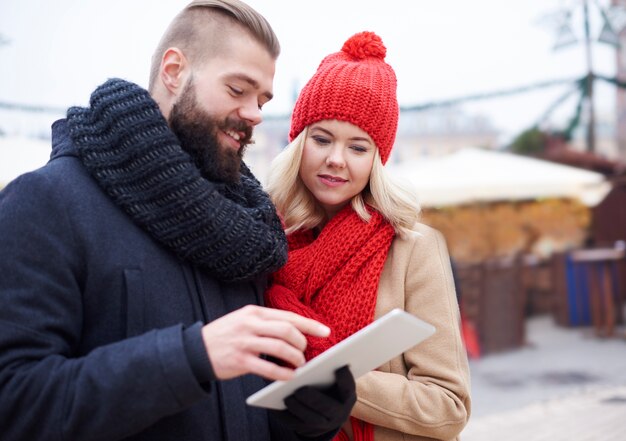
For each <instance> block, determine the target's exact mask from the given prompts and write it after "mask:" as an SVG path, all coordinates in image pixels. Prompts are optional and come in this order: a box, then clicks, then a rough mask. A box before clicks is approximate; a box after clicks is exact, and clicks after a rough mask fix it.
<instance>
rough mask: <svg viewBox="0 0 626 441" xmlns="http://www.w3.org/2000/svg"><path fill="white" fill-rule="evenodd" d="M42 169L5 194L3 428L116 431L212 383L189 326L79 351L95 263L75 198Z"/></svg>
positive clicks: (158, 414)
mask: <svg viewBox="0 0 626 441" xmlns="http://www.w3.org/2000/svg"><path fill="white" fill-rule="evenodd" d="M60 193H61V192H60V191H59V190H57V189H56V184H55V185H53V184H52V182H51V181H50V180H49V179H48V178H47V177H46V175H45V174H42V173H38V172H35V173H31V174H27V175H24V176H22V177H20V178H18V179H17V180H16V181H14V182H13V183H11V184H9V186H8V187H7V188H5V189H4V190H3V191H2V192H1V193H0V250H2V255H1V256H0V428H2V429H0V432H1V433H2V435H1V438H2V440H4V441H11V440H39V439H46V440H74V441H79V440H86V439H90V440H94V439H108V440H116V439H121V438H123V437H126V436H129V435H131V434H133V433H136V432H139V431H141V430H142V429H144V428H146V427H148V426H150V425H152V424H153V423H155V422H156V421H157V420H158V419H161V418H163V417H165V416H167V415H172V414H174V413H176V412H179V411H180V410H182V409H184V408H186V407H189V406H190V405H191V404H193V403H194V402H197V401H198V400H199V399H200V398H201V397H203V396H206V392H205V391H204V390H203V389H202V388H201V387H200V385H199V384H198V382H197V381H196V379H195V377H194V375H193V372H192V370H191V368H190V366H189V363H188V361H187V359H186V355H185V352H184V344H183V333H184V332H185V330H183V329H182V326H173V327H170V328H166V329H161V330H155V331H151V332H148V333H146V334H143V335H139V336H135V337H133V338H129V339H127V340H122V341H119V342H116V343H113V344H108V345H105V346H101V347H97V348H95V349H94V350H92V351H90V352H89V353H87V354H79V351H78V349H77V348H78V347H79V345H80V341H81V332H82V329H83V326H84V325H85V323H83V320H84V317H83V315H82V306H81V305H82V296H83V295H85V294H84V293H83V292H82V290H81V284H82V281H81V279H83V278H84V274H85V272H87V271H89V268H84V265H83V262H82V261H81V260H82V258H81V256H82V253H81V244H80V243H78V241H77V240H76V238H75V237H74V235H73V227H72V222H75V220H74V219H72V218H71V216H69V215H68V210H69V209H70V208H71V207H69V206H68V205H69V204H68V203H67V202H66V201H65V200H64V198H63V197H62V196H61V195H60Z"/></svg>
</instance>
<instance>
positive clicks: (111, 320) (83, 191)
mask: <svg viewBox="0 0 626 441" xmlns="http://www.w3.org/2000/svg"><path fill="white" fill-rule="evenodd" d="M278 53H279V44H278V41H277V39H276V36H275V34H274V32H273V31H272V29H271V27H270V25H269V24H268V23H267V22H266V20H265V19H264V18H263V17H262V16H261V15H259V14H258V13H257V12H256V11H254V10H253V9H252V8H250V7H249V6H248V5H246V4H244V3H242V2H240V1H238V0H204V1H202V0H196V1H194V2H192V3H191V4H190V5H188V6H187V7H186V8H185V9H184V10H183V11H182V12H181V13H180V14H179V15H178V16H177V17H176V18H175V19H174V20H173V22H172V23H171V25H170V27H169V28H168V29H167V31H166V32H165V34H164V36H163V38H162V40H161V42H160V44H159V46H158V48H157V50H156V52H155V56H154V58H153V62H152V69H151V77H150V85H149V89H148V90H144V89H142V88H141V87H139V86H138V85H136V84H132V83H130V82H127V81H124V80H121V79H111V80H109V81H107V82H105V83H104V84H103V85H101V86H100V87H98V88H97V89H96V90H95V91H94V92H93V94H92V96H91V100H90V105H89V107H87V108H70V109H69V110H68V113H67V118H65V119H63V120H60V121H57V122H55V123H54V124H53V127H52V154H51V159H50V161H49V163H48V164H47V165H45V166H44V167H42V168H41V169H39V170H36V171H34V172H31V173H27V174H25V175H22V176H20V177H19V178H17V179H16V180H15V181H13V182H12V183H10V184H9V185H8V186H7V187H6V188H5V189H4V190H3V191H2V192H1V193H0V249H1V250H2V254H3V255H2V259H0V439H2V440H3V441H12V440H28V441H35V440H72V441H80V440H120V439H128V440H172V441H174V440H176V441H185V440H194V441H195V440H202V441H205V440H232V441H246V440H261V441H265V440H289V439H320V440H321V439H330V438H332V437H333V435H334V434H335V433H336V431H337V430H338V428H339V427H340V426H341V424H342V423H343V421H345V420H346V419H347V417H348V415H349V412H350V409H351V408H352V405H353V404H354V401H355V394H354V380H353V378H352V376H351V374H350V372H349V370H347V369H342V370H340V371H338V373H337V381H336V384H335V385H334V386H333V387H331V388H328V389H323V390H322V389H316V388H305V389H302V390H299V391H296V392H295V393H294V394H293V395H292V396H291V397H290V399H288V400H287V402H288V408H287V409H286V410H285V411H281V412H272V413H270V412H267V411H265V410H264V409H260V408H252V407H248V406H246V404H245V399H246V397H247V396H249V395H250V394H252V393H253V392H255V391H257V390H258V389H260V388H261V387H262V386H264V385H265V380H264V379H269V380H286V379H289V378H291V377H292V376H293V369H292V368H293V367H295V366H300V365H302V364H303V363H304V356H303V350H304V348H305V346H306V337H305V334H310V335H315V336H321V337H324V336H326V335H327V334H328V332H329V331H328V328H326V327H324V326H323V325H322V324H320V323H318V322H315V321H313V320H309V319H306V318H304V317H301V316H298V315H296V314H293V313H288V312H285V311H278V310H272V309H267V308H264V307H262V306H260V305H261V304H262V302H261V301H262V298H263V291H264V289H265V282H266V278H267V275H268V274H270V273H271V272H272V271H274V270H276V269H278V268H279V267H280V266H281V265H283V264H284V263H285V261H286V257H287V245H286V240H285V235H284V233H283V230H282V227H281V222H280V220H279V218H278V216H277V215H276V212H275V209H274V207H273V206H272V204H271V203H270V200H269V198H268V196H267V195H266V194H265V193H264V192H263V190H262V189H261V187H260V185H259V183H258V181H257V180H256V179H255V178H254V176H253V175H252V174H251V173H250V171H249V169H248V168H247V167H246V166H245V164H244V163H243V162H242V156H243V151H244V148H245V147H246V145H247V144H249V143H250V142H251V137H252V129H253V127H254V126H256V125H257V124H259V123H260V122H261V119H262V116H261V108H262V106H263V105H264V104H265V103H267V102H268V101H269V100H270V99H271V98H272V84H273V78H274V69H275V62H276V58H277V57H278ZM276 359H279V360H282V361H283V362H281V363H275V362H273V360H276ZM250 374H252V375H250Z"/></svg>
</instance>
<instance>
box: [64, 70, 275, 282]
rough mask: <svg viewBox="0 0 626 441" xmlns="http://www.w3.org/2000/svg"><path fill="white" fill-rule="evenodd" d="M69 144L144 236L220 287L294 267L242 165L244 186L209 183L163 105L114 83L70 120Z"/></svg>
mask: <svg viewBox="0 0 626 441" xmlns="http://www.w3.org/2000/svg"><path fill="white" fill-rule="evenodd" d="M67 120H68V126H69V129H70V136H71V138H72V140H73V142H74V143H75V145H76V146H77V148H78V152H79V156H80V158H81V160H82V162H83V164H84V165H85V167H86V168H87V169H88V170H89V172H90V174H91V175H92V176H93V177H94V178H95V180H96V181H97V182H98V184H99V185H100V187H101V188H102V189H103V190H104V191H105V192H106V193H107V194H108V195H109V197H110V198H111V199H112V200H113V201H114V202H115V203H116V204H117V205H118V206H119V207H121V208H122V209H123V210H124V211H125V212H126V213H127V214H128V215H129V216H130V217H131V218H132V219H133V220H134V221H135V222H136V223H137V224H138V225H139V226H140V227H141V228H142V229H144V230H145V231H147V232H148V233H149V234H150V235H151V236H152V237H154V238H155V239H156V240H157V241H158V242H160V243H162V244H163V245H164V246H166V247H167V248H169V249H170V250H172V251H173V252H174V253H175V254H176V255H178V256H179V257H180V258H181V259H183V260H185V261H187V262H190V263H192V264H195V265H197V266H199V267H200V268H202V269H203V270H205V271H208V272H209V273H210V274H211V275H213V276H215V277H216V278H218V279H219V280H224V281H236V280H246V279H251V278H254V277H256V276H260V275H264V274H268V273H270V272H272V271H274V270H276V269H278V268H279V267H281V266H282V265H283V264H284V263H285V262H286V260H287V241H286V239H285V235H284V232H283V229H282V226H281V223H280V220H279V218H278V216H277V215H276V210H275V208H274V206H273V205H272V203H271V201H270V199H269V197H268V195H267V194H266V193H265V192H264V191H263V190H262V188H261V185H260V184H259V182H258V181H257V180H256V179H255V178H254V176H253V175H252V173H251V172H250V170H248V168H247V167H246V166H245V164H243V163H242V169H241V173H242V176H241V180H240V182H239V183H238V184H228V185H227V184H224V183H217V182H211V181H209V180H207V179H205V178H203V177H202V176H201V174H200V171H199V170H198V168H197V167H196V166H195V165H194V162H193V159H192V158H191V156H190V155H189V154H188V153H186V152H185V151H183V149H182V148H181V147H180V144H179V141H178V138H177V137H176V136H175V135H174V133H173V132H172V131H171V130H170V129H169V127H168V125H167V122H166V121H165V118H164V117H163V115H162V114H161V112H160V110H159V108H158V105H157V104H156V102H155V101H154V100H153V99H152V98H151V97H150V95H149V94H148V92H147V91H146V90H144V89H142V88H141V87H139V86H137V85H135V84H133V83H129V82H127V81H124V80H120V79H111V80H108V81H107V82H106V83H104V84H103V85H101V86H100V87H98V88H97V89H96V90H95V91H94V93H93V94H92V95H91V99H90V107H88V108H79V107H72V108H70V109H69V110H68V112H67Z"/></svg>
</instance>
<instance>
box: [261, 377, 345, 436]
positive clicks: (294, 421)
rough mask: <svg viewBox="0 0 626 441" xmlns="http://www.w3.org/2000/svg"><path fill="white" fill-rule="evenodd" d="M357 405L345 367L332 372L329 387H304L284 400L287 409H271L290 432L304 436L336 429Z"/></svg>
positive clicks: (321, 433)
mask: <svg viewBox="0 0 626 441" xmlns="http://www.w3.org/2000/svg"><path fill="white" fill-rule="evenodd" d="M355 402H356V386H355V384H354V377H353V376H352V373H351V372H350V369H349V368H348V366H344V367H342V368H340V369H337V370H336V371H335V383H334V384H333V385H332V386H330V387H328V388H316V387H312V386H304V387H301V388H300V389H298V390H296V391H295V392H294V393H293V394H291V395H289V396H288V397H287V398H285V406H287V409H286V410H270V413H272V414H273V415H274V416H276V418H278V419H279V420H280V421H282V422H283V424H284V425H285V426H286V427H288V428H289V429H291V430H293V431H295V432H296V433H297V434H299V435H302V436H306V437H317V436H320V435H323V434H325V433H329V432H332V431H335V430H338V429H339V428H340V427H341V426H342V425H343V423H344V422H345V421H346V420H347V419H348V417H349V416H350V412H351V411H352V407H353V406H354V403H355Z"/></svg>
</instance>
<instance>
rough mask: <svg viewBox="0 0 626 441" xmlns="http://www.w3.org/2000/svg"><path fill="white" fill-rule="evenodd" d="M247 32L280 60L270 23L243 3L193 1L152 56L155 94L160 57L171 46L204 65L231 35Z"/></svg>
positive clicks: (218, 51) (170, 28) (164, 35)
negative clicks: (237, 32)
mask: <svg viewBox="0 0 626 441" xmlns="http://www.w3.org/2000/svg"><path fill="white" fill-rule="evenodd" d="M237 28H238V29H239V30H240V31H244V32H248V33H249V34H250V36H252V37H253V38H254V39H255V40H256V41H258V42H259V43H260V44H261V45H262V46H263V47H265V49H267V52H268V53H269V54H270V55H271V56H272V58H274V59H276V58H278V55H279V54H280V44H279V43H278V38H277V37H276V34H275V33H274V30H273V29H272V27H271V26H270V24H269V23H268V21H267V20H266V19H265V17H263V16H262V15H261V14H259V13H258V12H257V11H255V10H254V9H252V8H251V7H250V6H249V5H247V4H246V3H244V2H242V1H240V0H194V1H192V2H191V3H189V4H188V5H187V6H186V7H185V9H183V10H182V11H181V12H180V13H179V14H178V15H177V16H176V17H175V18H174V20H172V22H171V23H170V25H169V27H168V28H167V30H166V31H165V34H163V37H162V38H161V41H160V42H159V44H158V46H157V49H156V51H155V52H154V54H153V56H152V65H151V67H150V83H149V86H148V89H149V90H150V91H152V89H153V87H154V85H155V82H156V80H157V76H158V74H159V68H160V66H161V58H162V57H163V54H164V53H165V51H166V50H167V49H168V48H170V47H177V48H179V49H181V50H182V51H183V53H184V54H185V57H187V59H188V60H189V62H190V63H192V64H194V63H202V62H204V61H206V60H208V59H210V58H211V57H213V56H215V55H216V54H219V53H220V50H222V49H223V48H224V47H225V45H226V44H227V42H228V39H229V36H230V35H229V33H230V32H233V31H237Z"/></svg>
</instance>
